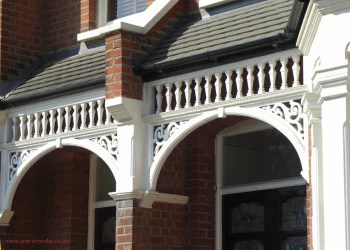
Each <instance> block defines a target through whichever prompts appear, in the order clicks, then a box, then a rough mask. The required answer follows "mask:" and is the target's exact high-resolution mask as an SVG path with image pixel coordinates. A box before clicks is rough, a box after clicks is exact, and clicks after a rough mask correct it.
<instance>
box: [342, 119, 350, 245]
mask: <svg viewBox="0 0 350 250" xmlns="http://www.w3.org/2000/svg"><path fill="white" fill-rule="evenodd" d="M343 129H344V132H343V133H344V134H343V136H344V139H343V140H344V141H343V145H344V146H343V147H344V149H343V150H344V176H345V180H344V185H345V187H344V190H345V225H346V229H345V230H346V231H345V232H346V249H347V250H349V249H350V235H349V234H350V187H349V185H350V157H349V151H350V126H349V124H348V123H345V124H344V128H343Z"/></svg>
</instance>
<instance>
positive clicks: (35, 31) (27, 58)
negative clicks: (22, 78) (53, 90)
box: [0, 0, 46, 82]
mask: <svg viewBox="0 0 350 250" xmlns="http://www.w3.org/2000/svg"><path fill="white" fill-rule="evenodd" d="M0 14H1V15H0V18H1V20H0V75H1V82H3V81H10V80H12V77H13V76H14V75H17V74H18V70H22V69H25V68H26V67H28V66H29V65H31V64H32V63H33V61H35V60H37V59H38V57H39V56H40V54H41V53H42V51H43V50H44V38H45V29H46V27H45V23H46V21H45V13H44V1H43V0H32V1H18V0H17V1H13V0H4V1H0Z"/></svg>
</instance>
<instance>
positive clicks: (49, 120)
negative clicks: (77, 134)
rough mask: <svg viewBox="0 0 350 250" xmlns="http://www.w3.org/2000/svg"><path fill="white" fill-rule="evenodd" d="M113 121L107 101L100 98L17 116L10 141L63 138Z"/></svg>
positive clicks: (12, 118) (13, 120) (11, 120)
mask: <svg viewBox="0 0 350 250" xmlns="http://www.w3.org/2000/svg"><path fill="white" fill-rule="evenodd" d="M113 122H114V120H113V117H112V116H111V114H110V113H109V112H108V109H106V107H105V100H104V99H97V100H92V101H88V102H83V103H78V104H73V105H67V106H62V107H58V108H53V109H48V110H43V111H40V112H33V113H28V114H21V115H17V116H13V117H11V118H10V124H11V127H12V135H11V138H10V141H23V140H28V139H33V138H41V137H46V136H51V135H60V134H63V133H67V132H74V131H78V130H85V129H89V128H95V127H100V126H103V125H108V124H110V123H113ZM10 141H9V142H10Z"/></svg>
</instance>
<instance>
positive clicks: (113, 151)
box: [90, 134, 119, 160]
mask: <svg viewBox="0 0 350 250" xmlns="http://www.w3.org/2000/svg"><path fill="white" fill-rule="evenodd" d="M90 140H91V141H92V142H94V143H97V144H98V145H99V146H101V147H103V148H104V149H106V150H107V151H108V153H109V154H110V155H112V156H113V157H114V159H116V160H117V159H118V153H119V150H118V138H117V134H114V135H107V136H101V137H97V138H93V139H90Z"/></svg>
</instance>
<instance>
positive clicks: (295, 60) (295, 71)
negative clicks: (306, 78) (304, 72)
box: [292, 56, 300, 87]
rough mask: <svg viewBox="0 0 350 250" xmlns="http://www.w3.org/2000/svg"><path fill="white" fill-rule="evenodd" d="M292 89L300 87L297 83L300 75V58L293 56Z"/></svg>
mask: <svg viewBox="0 0 350 250" xmlns="http://www.w3.org/2000/svg"><path fill="white" fill-rule="evenodd" d="M292 59H293V79H294V80H293V87H298V86H300V81H299V73H300V66H299V59H300V56H293V57H292Z"/></svg>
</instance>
